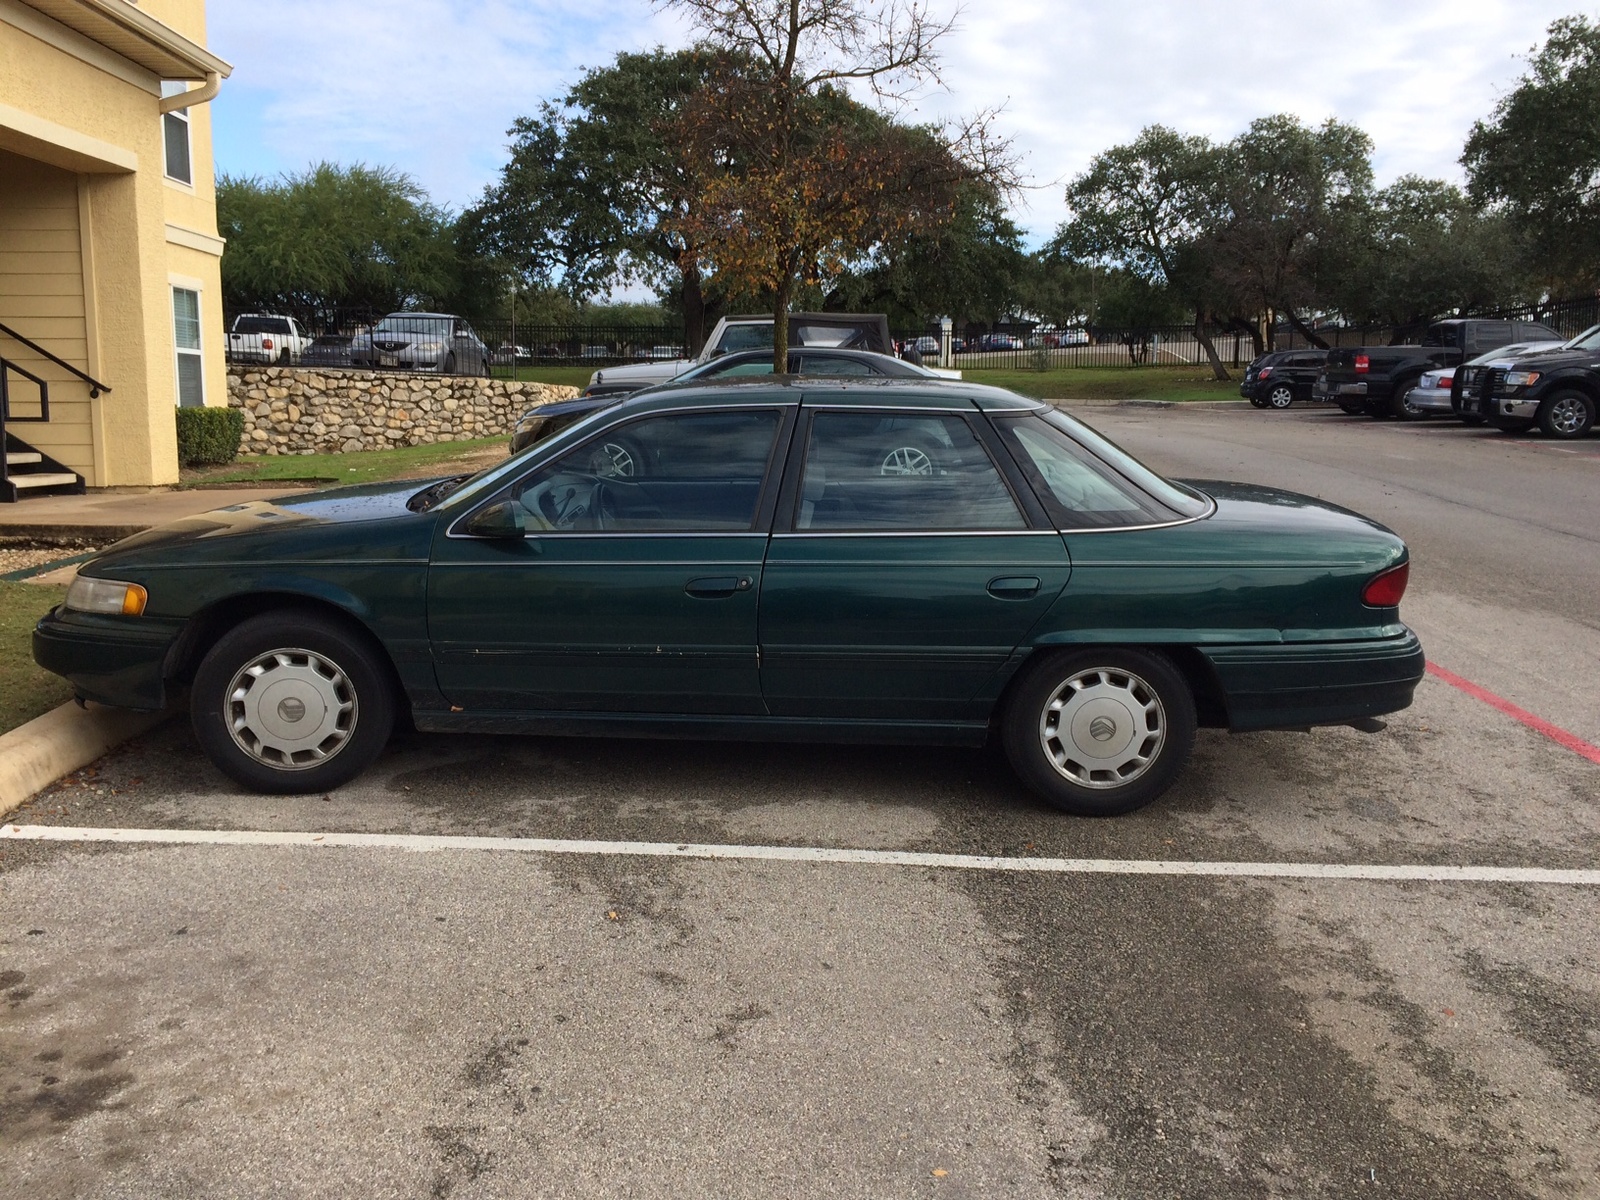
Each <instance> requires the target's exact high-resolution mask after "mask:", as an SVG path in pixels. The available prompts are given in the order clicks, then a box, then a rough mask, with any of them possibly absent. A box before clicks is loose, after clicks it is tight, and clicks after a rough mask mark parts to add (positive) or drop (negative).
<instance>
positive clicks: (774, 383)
mask: <svg viewBox="0 0 1600 1200" xmlns="http://www.w3.org/2000/svg"><path fill="white" fill-rule="evenodd" d="M802 397H803V398H804V399H805V402H806V403H807V404H839V405H852V406H853V405H861V406H863V407H876V406H879V405H895V406H902V405H904V406H918V407H921V406H927V407H931V408H951V409H966V410H969V411H970V410H971V409H972V408H973V407H976V408H978V409H980V410H982V411H983V412H1008V411H1014V412H1034V411H1037V410H1040V409H1043V408H1045V407H1046V405H1045V404H1044V403H1043V401H1040V400H1032V399H1029V398H1028V397H1026V396H1019V395H1017V393H1015V392H1008V391H1006V390H1005V389H1004V388H998V387H991V386H990V385H988V384H975V383H969V382H967V381H966V380H964V379H959V380H958V379H937V378H915V379H913V378H907V377H896V376H888V375H883V376H878V377H876V378H873V379H858V378H854V377H851V378H847V379H840V378H829V377H827V376H822V375H763V376H760V377H759V378H749V377H745V378H735V379H708V380H690V381H689V382H688V383H663V384H660V385H658V386H656V387H652V388H646V389H645V390H643V391H639V392H635V393H633V394H632V395H631V396H628V397H627V398H626V399H624V400H623V401H622V402H621V404H620V405H619V406H618V411H619V412H624V413H629V412H639V413H644V412H651V411H654V410H657V409H665V408H682V407H684V406H685V405H690V404H692V405H696V406H699V405H705V406H707V407H712V406H715V405H718V404H726V405H728V406H730V407H733V406H741V405H749V404H759V403H763V402H765V403H769V404H770V403H772V402H773V401H777V402H779V403H784V404H794V403H798V402H799V401H800V400H801V399H802Z"/></svg>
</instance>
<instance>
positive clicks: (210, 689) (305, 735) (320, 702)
mask: <svg viewBox="0 0 1600 1200" xmlns="http://www.w3.org/2000/svg"><path fill="white" fill-rule="evenodd" d="M269 659H273V660H275V661H274V663H273V665H271V666H267V667H266V668H265V669H264V670H260V671H259V672H258V673H255V674H253V675H252V677H251V679H250V680H249V683H248V685H246V684H244V683H242V682H241V677H242V676H244V675H245V674H246V673H247V672H250V671H251V669H252V668H260V667H262V666H263V665H264V663H265V662H266V661H267V660H269ZM275 672H283V675H282V676H281V677H280V678H279V679H278V680H276V681H274V680H273V679H272V678H271V677H272V675H273V674H274V673H275ZM330 672H331V674H330ZM263 680H266V681H267V682H266V683H263V682H262V681H263ZM393 687H394V685H393V682H392V675H391V673H390V671H389V669H388V664H387V662H386V661H385V660H384V658H383V651H382V650H381V649H380V648H379V647H378V646H377V645H376V644H375V643H374V642H373V641H372V640H371V639H370V638H369V637H367V636H366V635H365V634H363V633H362V632H360V631H358V630H355V629H352V628H350V627H349V626H347V625H345V624H344V623H342V622H340V621H338V620H336V619H334V618H331V617H328V616H324V615H323V614H321V613H317V612H310V611H307V610H305V609H278V610H276V611H273V612H268V613H263V614H261V615H260V616H257V617H251V618H250V619H249V620H247V621H244V622H242V623H240V624H239V625H237V626H235V627H234V628H233V629H231V630H229V631H228V632H227V633H225V634H223V635H222V637H221V638H220V639H219V640H218V641H217V644H216V645H214V646H212V647H211V649H210V651H209V652H208V653H207V654H206V656H205V658H204V659H203V660H202V661H201V663H200V669H199V670H198V671H196V672H195V677H194V688H193V690H192V692H191V694H190V720H191V721H192V723H193V725H194V732H195V736H196V737H197V738H199V739H200V745H201V748H202V749H204V750H205V752H206V757H207V758H209V759H210V760H211V761H212V762H213V763H214V764H215V765H216V767H217V769H218V770H220V771H221V772H222V773H223V774H225V775H227V776H228V777H229V778H230V779H233V780H235V781H236V782H238V783H242V784H243V785H244V786H245V787H247V788H250V789H252V790H253V791H257V792H271V793H280V794H281V793H300V792H325V791H327V790H328V789H329V788H334V787H338V786H339V785H340V784H341V783H345V782H346V781H348V780H350V779H354V778H355V777H356V776H357V775H359V774H360V773H361V772H362V771H364V770H366V768H367V767H369V766H370V765H371V764H372V761H373V760H374V759H376V758H377V757H378V755H379V754H380V753H381V752H382V751H383V748H384V746H385V744H387V742H388V740H389V734H390V732H391V731H392V730H393V728H394V721H395V695H394V690H393ZM258 689H260V691H261V694H262V695H264V696H269V697H274V698H276V697H277V696H278V695H279V694H280V693H281V698H278V699H276V704H275V705H272V706H270V707H267V708H265V709H262V708H252V707H250V698H251V697H252V696H254V695H256V694H257V690H258ZM268 689H274V690H268ZM240 692H242V694H243V699H238V698H236V693H240ZM297 713H298V715H296V714H297ZM307 717H315V718H318V725H317V726H316V727H314V728H313V727H309V726H308V727H307V731H302V730H301V729H300V728H299V726H300V722H302V721H304V720H305V719H306V718H307ZM236 721H241V722H242V726H241V728H240V732H239V733H237V734H236V733H235V731H234V725H235V722H236ZM319 731H321V732H323V734H324V736H323V737H322V738H321V739H320V740H317V741H316V742H314V743H313V742H312V741H311V740H310V739H312V738H315V737H316V736H317V733H318V732H319ZM262 734H265V735H266V737H265V738H263V737H262V736H261V735H262ZM274 735H281V736H282V741H281V742H279V743H278V744H277V745H276V746H274V745H273V744H271V742H269V740H268V739H274ZM296 735H299V736H296ZM252 742H253V743H254V747H253V748H252V749H247V748H246V747H247V745H249V744H250V743H252ZM285 747H288V749H287V750H285ZM296 747H298V748H296ZM319 755H320V756H321V757H318V756H319Z"/></svg>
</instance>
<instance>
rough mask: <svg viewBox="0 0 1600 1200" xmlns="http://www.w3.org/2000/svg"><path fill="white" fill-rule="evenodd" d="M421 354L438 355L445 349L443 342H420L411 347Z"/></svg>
mask: <svg viewBox="0 0 1600 1200" xmlns="http://www.w3.org/2000/svg"><path fill="white" fill-rule="evenodd" d="M411 348H412V349H413V350H415V351H417V352H418V353H420V354H437V353H439V351H441V350H443V349H444V343H443V342H418V343H417V344H416V345H414V346H412V347H411Z"/></svg>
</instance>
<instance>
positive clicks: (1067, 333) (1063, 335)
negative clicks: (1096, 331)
mask: <svg viewBox="0 0 1600 1200" xmlns="http://www.w3.org/2000/svg"><path fill="white" fill-rule="evenodd" d="M1088 344H1089V331H1088V330H1086V329H1063V330H1062V331H1061V332H1060V333H1058V334H1056V345H1057V346H1062V347H1066V346H1087V345H1088Z"/></svg>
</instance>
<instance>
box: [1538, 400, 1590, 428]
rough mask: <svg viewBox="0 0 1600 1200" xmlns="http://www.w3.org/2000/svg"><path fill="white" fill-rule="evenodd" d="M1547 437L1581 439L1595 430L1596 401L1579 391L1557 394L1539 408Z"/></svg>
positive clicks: (1541, 423)
mask: <svg viewBox="0 0 1600 1200" xmlns="http://www.w3.org/2000/svg"><path fill="white" fill-rule="evenodd" d="M1539 428H1540V429H1541V430H1543V431H1544V434H1545V436H1546V437H1553V438H1580V437H1583V436H1585V435H1586V434H1587V433H1588V432H1589V431H1590V430H1591V429H1593V428H1594V401H1593V400H1591V399H1589V397H1587V396H1585V395H1584V394H1583V393H1582V392H1579V391H1571V390H1568V391H1564V392H1557V393H1556V394H1555V395H1553V396H1551V397H1550V398H1549V399H1548V400H1546V401H1545V402H1544V403H1543V404H1541V405H1540V406H1539Z"/></svg>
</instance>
